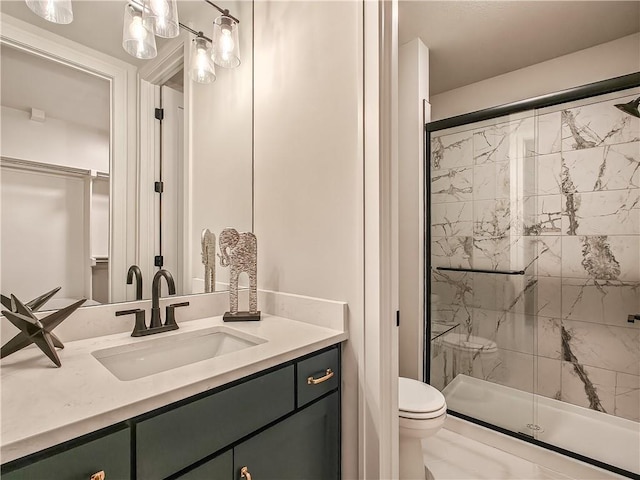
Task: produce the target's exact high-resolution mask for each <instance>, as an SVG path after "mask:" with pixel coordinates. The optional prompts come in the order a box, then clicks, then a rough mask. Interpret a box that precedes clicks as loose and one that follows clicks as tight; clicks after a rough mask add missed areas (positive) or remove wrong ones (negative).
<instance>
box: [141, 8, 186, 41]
mask: <svg viewBox="0 0 640 480" xmlns="http://www.w3.org/2000/svg"><path fill="white" fill-rule="evenodd" d="M142 17H143V19H144V22H145V25H149V24H153V29H154V31H155V34H156V35H158V36H159V37H163V38H175V37H177V36H178V35H180V25H179V24H178V4H177V3H176V0H144V2H143V9H142Z"/></svg>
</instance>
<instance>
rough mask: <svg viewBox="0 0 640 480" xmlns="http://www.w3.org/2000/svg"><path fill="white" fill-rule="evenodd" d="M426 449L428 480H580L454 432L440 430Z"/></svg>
mask: <svg viewBox="0 0 640 480" xmlns="http://www.w3.org/2000/svg"><path fill="white" fill-rule="evenodd" d="M422 447H423V453H424V462H425V465H426V466H427V468H428V470H429V472H430V474H431V476H430V477H429V478H428V480H484V479H486V480H550V479H563V480H579V479H578V478H577V477H570V476H567V475H564V474H562V473H559V472H556V471H554V470H550V469H548V468H545V467H543V466H541V465H538V464H536V463H533V462H530V461H528V460H525V459H524V458H521V457H518V456H516V455H512V454H510V453H507V452H504V451H502V450H499V449H497V448H494V447H491V446H488V445H485V444H484V443H480V442H477V441H475V440H471V439H469V438H466V437H464V436H462V435H459V434H458V433H455V432H452V431H451V430H446V429H442V430H440V431H439V432H438V433H437V434H436V435H435V436H433V437H430V438H428V439H426V440H424V441H423V444H422ZM609 478H610V477H609Z"/></svg>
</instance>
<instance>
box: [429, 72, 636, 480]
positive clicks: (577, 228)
mask: <svg viewBox="0 0 640 480" xmlns="http://www.w3.org/2000/svg"><path fill="white" fill-rule="evenodd" d="M639 97H640V73H638V74H632V75H627V76H624V77H618V78H615V79H611V80H607V81H604V82H598V83H595V84H589V85H586V86H584V87H578V88H575V89H572V90H568V91H563V92H559V93H558V94H554V95H546V96H544V97H540V98H535V99H531V100H529V101H524V102H518V103H517V104H513V105H505V106H501V107H497V108H493V109H489V110H483V111H480V112H474V113H471V114H467V115H462V116H459V117H454V118H450V119H445V120H440V121H436V122H431V123H428V124H427V125H426V143H427V144H426V149H425V151H426V155H427V158H426V162H427V166H428V168H425V172H426V175H427V178H426V185H425V192H426V197H427V198H426V209H425V211H426V217H427V218H426V222H425V224H426V225H428V226H429V227H427V231H426V242H425V253H426V254H425V262H426V270H425V271H426V272H427V275H428V279H427V280H428V281H426V282H425V284H426V292H425V293H426V301H427V303H428V308H427V309H426V311H427V318H426V328H425V331H426V332H427V338H426V339H425V340H426V341H425V372H426V376H427V378H426V379H425V380H426V381H427V382H428V383H430V384H431V385H433V386H435V387H437V388H439V389H440V390H441V391H442V392H443V393H444V395H445V398H446V401H447V406H448V408H449V412H450V413H451V414H453V415H455V416H459V417H462V418H464V419H466V420H469V421H472V422H475V423H479V424H481V425H484V426H487V427H489V428H493V429H496V430H499V431H501V432H503V433H506V434H509V435H512V436H515V437H518V438H521V439H523V440H527V441H529V442H532V443H535V444H538V445H542V446H544V447H547V448H550V449H552V450H555V451H559V452H562V453H565V454H567V455H571V456H573V457H574V458H579V459H581V460H584V461H587V462H589V463H592V464H595V465H598V466H600V467H603V468H607V469H609V470H612V471H614V472H617V473H620V474H622V475H626V476H629V477H631V478H640V477H639V475H640V423H639V422H640V114H638V110H637V108H638V103H639V101H638V100H636V99H638V98H639ZM634 105H635V111H634Z"/></svg>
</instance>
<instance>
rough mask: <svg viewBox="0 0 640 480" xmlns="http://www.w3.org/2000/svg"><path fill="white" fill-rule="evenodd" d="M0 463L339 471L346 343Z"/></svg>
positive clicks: (309, 473) (177, 474) (186, 471)
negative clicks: (342, 358) (343, 349)
mask: <svg viewBox="0 0 640 480" xmlns="http://www.w3.org/2000/svg"><path fill="white" fill-rule="evenodd" d="M83 438H84V439H85V441H84V442H83V441H82V440H83V439H76V440H73V441H71V442H66V443H64V444H62V445H57V446H56V447H52V448H51V449H48V450H47V451H45V452H40V453H37V454H34V455H31V456H29V457H25V458H23V459H20V460H16V461H14V462H10V464H7V465H3V466H2V480H5V479H8V480H17V479H23V478H24V479H40V478H43V479H44V478H51V479H65V480H66V479H68V480H76V479H77V480H89V478H90V477H91V475H92V474H93V473H95V472H97V471H100V470H104V471H105V474H106V480H120V479H123V480H124V479H136V480H154V479H158V480H162V479H180V480H199V479H203V480H204V479H221V480H222V479H228V480H239V479H240V470H241V469H242V467H247V469H248V472H249V473H250V474H251V476H252V480H266V479H274V480H275V479H278V480H286V479H322V480H330V479H338V478H340V348H339V345H336V346H333V347H330V348H328V349H324V350H322V351H320V352H317V353H314V354H311V355H307V356H305V357H302V358H299V359H297V360H294V361H291V362H287V363H286V364H283V365H280V366H278V367H274V368H271V369H269V370H267V371H264V372H260V373H257V374H254V375H252V376H250V377H247V378H243V379H241V380H239V381H236V382H232V383H230V384H228V385H224V386H222V387H219V388H216V389H213V390H211V391H209V392H204V393H202V394H199V395H196V396H194V397H191V398H188V399H185V400H182V401H180V402H176V403H174V404H171V405H168V406H165V407H162V408H160V409H158V410H155V411H152V412H149V413H147V414H144V415H140V416H139V417H135V418H133V419H131V420H128V421H127V422H123V423H122V424H119V426H117V427H116V426H114V427H110V428H109V429H105V430H104V431H102V433H100V434H98V433H95V434H91V435H87V436H86V437H83Z"/></svg>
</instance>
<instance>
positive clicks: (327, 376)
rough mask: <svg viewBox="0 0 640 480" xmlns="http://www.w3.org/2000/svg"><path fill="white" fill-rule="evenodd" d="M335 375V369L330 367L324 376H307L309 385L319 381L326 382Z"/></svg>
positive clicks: (316, 383)
mask: <svg viewBox="0 0 640 480" xmlns="http://www.w3.org/2000/svg"><path fill="white" fill-rule="evenodd" d="M333 375H334V373H333V371H332V370H331V369H330V368H327V372H326V373H325V374H324V376H322V377H320V378H313V375H311V376H310V377H309V378H307V385H318V384H319V383H322V382H326V381H327V380H329V379H330V378H331V377H333Z"/></svg>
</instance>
